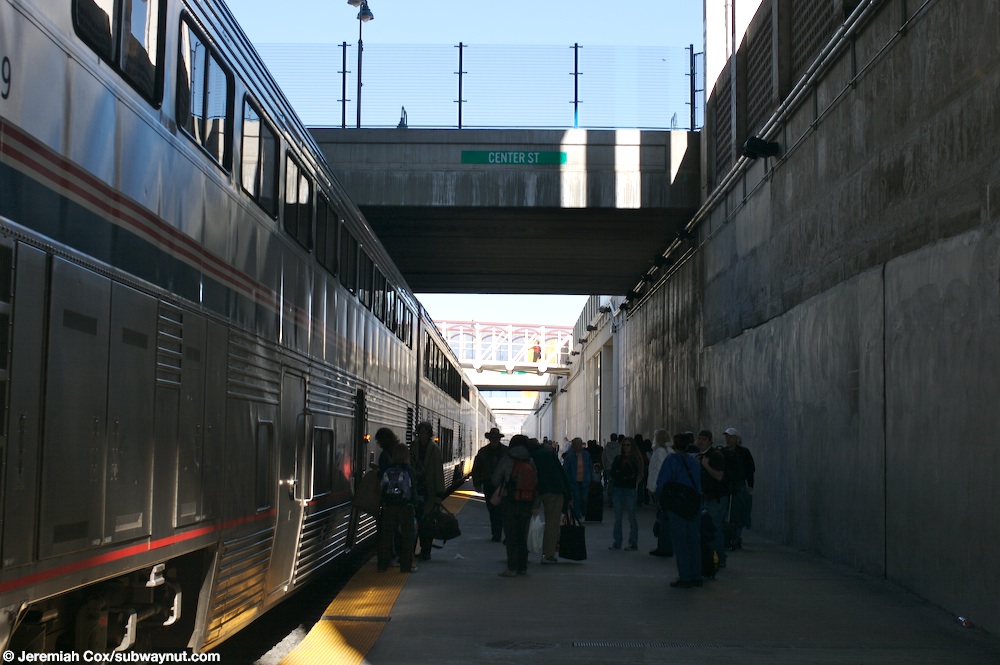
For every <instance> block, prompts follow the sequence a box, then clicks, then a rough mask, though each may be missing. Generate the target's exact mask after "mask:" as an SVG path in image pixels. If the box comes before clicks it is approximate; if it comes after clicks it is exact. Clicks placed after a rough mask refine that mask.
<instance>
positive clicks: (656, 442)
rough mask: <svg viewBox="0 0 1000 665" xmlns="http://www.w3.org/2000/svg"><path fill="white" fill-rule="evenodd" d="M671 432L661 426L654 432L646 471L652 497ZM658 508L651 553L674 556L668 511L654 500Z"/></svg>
mask: <svg viewBox="0 0 1000 665" xmlns="http://www.w3.org/2000/svg"><path fill="white" fill-rule="evenodd" d="M670 450H671V449H670V434H669V433H667V430H665V429H663V428H660V429H658V430H656V432H654V433H653V452H652V454H651V455H650V456H649V470H648V472H647V473H646V476H647V481H646V491H647V492H648V493H649V496H650V498H652V497H654V496H655V495H656V480H657V478H659V476H660V468H661V467H662V466H663V461H664V460H665V459H666V458H667V455H669V454H670ZM653 505H654V506H657V508H656V529H655V531H656V548H655V549H653V550H651V551H650V552H649V553H650V554H652V555H653V556H673V555H674V548H673V546H672V545H671V544H670V526H669V525H668V524H667V511H665V510H663V509H662V508H660V507H659V502H657V501H654V502H653Z"/></svg>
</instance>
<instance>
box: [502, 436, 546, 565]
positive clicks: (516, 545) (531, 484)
mask: <svg viewBox="0 0 1000 665" xmlns="http://www.w3.org/2000/svg"><path fill="white" fill-rule="evenodd" d="M493 484H494V485H497V486H502V487H503V498H502V499H501V500H500V510H501V514H502V515H503V530H504V533H505V534H506V535H507V542H506V544H507V568H506V569H504V570H503V571H502V572H501V573H500V577H514V576H516V575H527V574H528V525H529V524H530V523H531V513H532V511H533V510H534V509H535V506H536V499H537V498H538V471H537V469H536V468H535V463H534V462H533V461H532V460H531V454H530V453H529V452H528V437H526V436H524V435H523V434H515V435H514V436H512V437H511V438H510V448H509V449H508V451H507V457H505V458H503V459H502V460H500V463H499V464H497V468H496V469H495V470H494V471H493Z"/></svg>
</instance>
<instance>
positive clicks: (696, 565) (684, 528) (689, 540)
mask: <svg viewBox="0 0 1000 665" xmlns="http://www.w3.org/2000/svg"><path fill="white" fill-rule="evenodd" d="M667 522H668V524H669V525H670V540H671V542H672V543H673V546H674V559H675V560H676V561H677V577H678V578H680V579H681V580H683V581H685V582H697V581H699V580H700V579H701V513H698V514H697V515H695V516H694V517H692V518H691V519H689V520H686V519H684V518H683V517H681V516H680V515H678V514H677V513H671V512H667Z"/></svg>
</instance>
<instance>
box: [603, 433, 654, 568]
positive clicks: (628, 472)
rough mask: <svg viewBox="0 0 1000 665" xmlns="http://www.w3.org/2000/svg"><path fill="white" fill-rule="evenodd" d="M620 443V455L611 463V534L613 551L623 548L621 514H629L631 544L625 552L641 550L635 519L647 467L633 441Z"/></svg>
mask: <svg viewBox="0 0 1000 665" xmlns="http://www.w3.org/2000/svg"><path fill="white" fill-rule="evenodd" d="M619 441H620V442H621V452H619V453H618V456H617V457H615V459H614V461H613V462H612V463H611V482H612V484H613V485H614V489H613V490H612V492H613V495H614V504H615V526H614V529H613V531H612V539H613V540H612V543H611V547H610V549H613V550H620V549H621V548H622V515H623V514H624V513H625V512H626V511H627V512H628V523H629V530H628V545H626V546H625V549H626V550H630V551H634V550H636V549H638V547H639V521H638V520H637V519H636V516H635V507H636V502H637V501H638V494H637V493H636V487H638V486H639V485H641V484H642V471H643V467H644V466H645V465H644V464H643V461H642V453H641V452H639V447H638V446H637V445H635V441H634V440H633V439H630V438H628V437H625V438H624V439H619ZM643 491H645V489H644V490H643Z"/></svg>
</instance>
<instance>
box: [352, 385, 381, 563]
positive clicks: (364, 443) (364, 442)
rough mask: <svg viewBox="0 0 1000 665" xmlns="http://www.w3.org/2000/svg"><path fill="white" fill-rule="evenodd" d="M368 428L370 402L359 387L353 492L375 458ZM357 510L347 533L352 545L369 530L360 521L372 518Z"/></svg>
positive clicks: (353, 458)
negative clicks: (371, 448)
mask: <svg viewBox="0 0 1000 665" xmlns="http://www.w3.org/2000/svg"><path fill="white" fill-rule="evenodd" d="M367 429H368V402H367V400H366V399H365V391H364V390H360V389H359V390H358V392H357V395H356V396H355V398H354V427H353V428H352V431H351V440H352V443H351V459H352V460H354V463H353V464H352V465H351V480H352V486H353V490H352V492H357V491H358V483H360V482H361V477H362V476H363V475H365V472H366V471H367V470H368V465H369V464H370V463H372V462H374V459H369V458H370V457H373V455H371V453H370V441H368V439H367V437H366V433H367ZM355 511H356V512H357V514H356V516H355V519H353V520H351V532H350V533H349V534H348V535H347V542H348V543H349V544H350V546H352V547H353V546H354V545H355V544H357V542H358V540H360V539H361V538H364V537H365V531H367V529H359V527H360V526H361V525H360V524H359V522H360V521H361V520H364V519H366V518H368V519H372V518H370V517H369V516H368V513H363V512H359V511H357V509H355Z"/></svg>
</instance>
